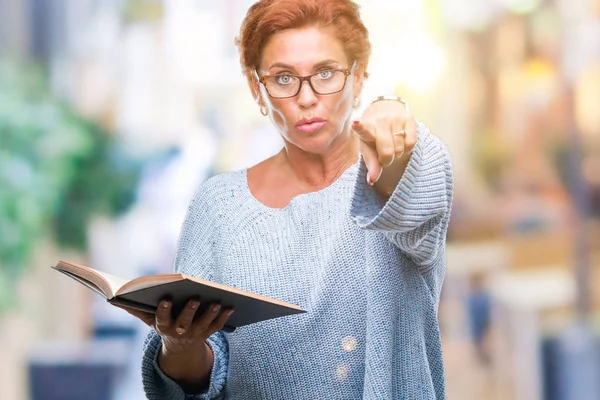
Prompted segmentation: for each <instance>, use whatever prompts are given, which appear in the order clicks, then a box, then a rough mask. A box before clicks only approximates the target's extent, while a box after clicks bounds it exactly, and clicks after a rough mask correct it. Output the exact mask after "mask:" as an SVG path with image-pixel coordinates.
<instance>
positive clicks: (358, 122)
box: [352, 120, 360, 125]
mask: <svg viewBox="0 0 600 400" xmlns="http://www.w3.org/2000/svg"><path fill="white" fill-rule="evenodd" d="M358 124H360V121H357V120H354V121H352V125H358Z"/></svg>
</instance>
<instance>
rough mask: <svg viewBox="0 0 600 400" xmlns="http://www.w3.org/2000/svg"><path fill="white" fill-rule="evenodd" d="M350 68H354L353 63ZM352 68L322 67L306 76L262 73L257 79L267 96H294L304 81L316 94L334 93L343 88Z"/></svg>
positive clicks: (280, 97)
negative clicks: (322, 68)
mask: <svg viewBox="0 0 600 400" xmlns="http://www.w3.org/2000/svg"><path fill="white" fill-rule="evenodd" d="M352 68H354V64H353V65H352ZM352 68H348V69H324V70H321V71H319V72H317V73H315V74H312V75H308V76H298V75H292V74H275V75H264V76H258V80H259V82H260V83H262V84H263V85H264V87H265V89H266V90H267V93H268V94H269V96H271V97H273V98H275V99H287V98H290V97H296V96H297V95H298V93H300V89H301V88H302V83H303V82H304V81H306V82H308V84H309V85H310V87H311V89H312V90H313V92H315V93H316V94H321V95H325V94H334V93H338V92H341V91H342V90H343V89H344V86H346V80H347V79H348V76H349V75H350V74H351V72H352ZM257 75H258V73H257Z"/></svg>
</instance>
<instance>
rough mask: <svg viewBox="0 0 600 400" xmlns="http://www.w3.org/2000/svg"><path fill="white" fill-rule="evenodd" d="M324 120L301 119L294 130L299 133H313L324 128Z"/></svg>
mask: <svg viewBox="0 0 600 400" xmlns="http://www.w3.org/2000/svg"><path fill="white" fill-rule="evenodd" d="M325 122H326V120H325V119H323V118H302V119H301V120H300V121H298V122H297V123H296V128H297V129H298V130H299V131H300V132H304V133H313V132H316V131H318V130H319V129H321V128H323V126H325Z"/></svg>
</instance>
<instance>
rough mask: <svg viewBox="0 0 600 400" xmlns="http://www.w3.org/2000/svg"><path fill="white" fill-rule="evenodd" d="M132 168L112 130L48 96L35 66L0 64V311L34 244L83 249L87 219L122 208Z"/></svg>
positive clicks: (130, 194) (133, 178)
mask: <svg viewBox="0 0 600 400" xmlns="http://www.w3.org/2000/svg"><path fill="white" fill-rule="evenodd" d="M138 171H139V163H137V162H135V161H133V160H130V159H128V158H127V157H126V156H125V154H124V153H123V151H122V149H120V148H119V146H118V141H116V140H115V137H114V136H112V135H111V134H109V133H108V132H106V131H104V130H103V129H102V128H101V127H99V126H98V125H96V124H94V123H92V122H90V121H86V120H85V119H83V118H82V117H80V116H78V115H77V114H76V113H75V112H74V111H73V110H72V109H71V108H70V107H69V106H68V105H67V104H65V103H63V102H61V101H58V100H57V99H56V98H55V97H53V96H52V95H51V93H50V92H49V90H48V89H47V86H46V84H45V77H44V74H43V72H41V71H40V70H37V69H35V68H32V67H23V66H18V67H17V66H14V65H8V64H0V288H1V289H0V313H1V312H2V309H3V308H5V307H6V306H7V305H8V303H9V301H8V299H10V298H11V294H10V291H7V290H6V288H7V287H11V286H12V285H11V284H10V282H11V281H12V280H14V278H15V277H16V276H18V274H19V271H21V270H22V269H23V268H25V267H26V266H27V264H28V262H29V258H30V255H31V253H32V250H33V246H34V245H35V243H36V242H37V241H38V240H39V239H40V238H42V237H52V238H54V239H56V241H57V242H58V244H59V245H61V246H66V247H72V248H76V249H81V250H83V249H85V245H86V241H85V237H86V235H85V231H86V225H87V223H88V221H89V219H90V218H91V217H92V216H93V215H95V214H99V213H100V214H105V215H117V214H119V213H121V212H124V211H125V210H126V209H127V207H128V206H129V205H130V204H131V203H132V201H133V200H134V190H135V186H136V183H137V180H138Z"/></svg>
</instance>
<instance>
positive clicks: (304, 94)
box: [298, 81, 317, 108]
mask: <svg viewBox="0 0 600 400" xmlns="http://www.w3.org/2000/svg"><path fill="white" fill-rule="evenodd" d="M316 102H317V95H316V94H315V92H314V91H313V89H312V87H311V86H310V83H309V82H308V81H304V82H301V84H300V93H298V104H299V105H300V107H302V108H310V107H312V106H313V105H314V104H315V103H316Z"/></svg>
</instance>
